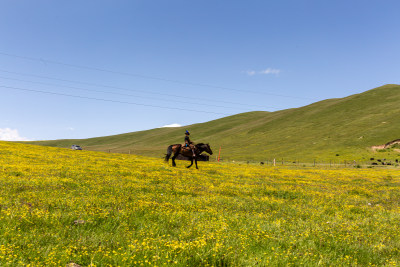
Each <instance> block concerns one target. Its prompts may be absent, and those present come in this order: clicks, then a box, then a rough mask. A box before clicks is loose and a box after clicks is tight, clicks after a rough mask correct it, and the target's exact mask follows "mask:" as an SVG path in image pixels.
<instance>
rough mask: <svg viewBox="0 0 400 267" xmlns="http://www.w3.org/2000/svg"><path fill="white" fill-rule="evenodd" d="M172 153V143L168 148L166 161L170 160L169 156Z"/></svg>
mask: <svg viewBox="0 0 400 267" xmlns="http://www.w3.org/2000/svg"><path fill="white" fill-rule="evenodd" d="M171 154H172V145H170V146H169V147H168V148H167V154H166V155H165V161H166V162H168V160H169V158H170V157H171Z"/></svg>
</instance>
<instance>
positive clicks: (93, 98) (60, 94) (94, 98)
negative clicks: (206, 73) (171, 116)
mask: <svg viewBox="0 0 400 267" xmlns="http://www.w3.org/2000/svg"><path fill="white" fill-rule="evenodd" d="M0 87H2V88H7V89H12V90H19V91H27V92H35V93H42V94H50V95H58V96H67V97H74V98H81V99H90V100H97V101H104V102H113V103H119V104H129V105H136V106H144V107H152V108H162V109H172V110H181V111H191V112H199V113H210V114H217V115H225V116H230V115H233V114H228V113H220V112H213V111H203V110H194V109H185V108H176V107H165V106H157V105H149V104H140V103H134V102H127V101H119V100H111V99H104V98H96V97H87V96H79V95H70V94H64V93H55V92H48V91H42V90H35V89H27V88H20V87H13V86H4V85H0Z"/></svg>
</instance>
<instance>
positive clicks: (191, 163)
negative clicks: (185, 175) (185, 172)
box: [186, 158, 193, 168]
mask: <svg viewBox="0 0 400 267" xmlns="http://www.w3.org/2000/svg"><path fill="white" fill-rule="evenodd" d="M190 160H191V162H190V165H189V166H187V167H186V168H190V167H192V165H193V158H191V159H190Z"/></svg>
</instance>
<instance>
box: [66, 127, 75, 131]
mask: <svg viewBox="0 0 400 267" xmlns="http://www.w3.org/2000/svg"><path fill="white" fill-rule="evenodd" d="M67 130H68V131H75V128H74V127H67Z"/></svg>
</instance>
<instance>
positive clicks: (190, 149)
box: [181, 144, 196, 152]
mask: <svg viewBox="0 0 400 267" xmlns="http://www.w3.org/2000/svg"><path fill="white" fill-rule="evenodd" d="M185 145H186V144H182V148H181V149H182V151H183V152H192V148H191V147H190V146H185ZM193 149H194V150H195V149H196V148H195V147H194V145H193Z"/></svg>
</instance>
